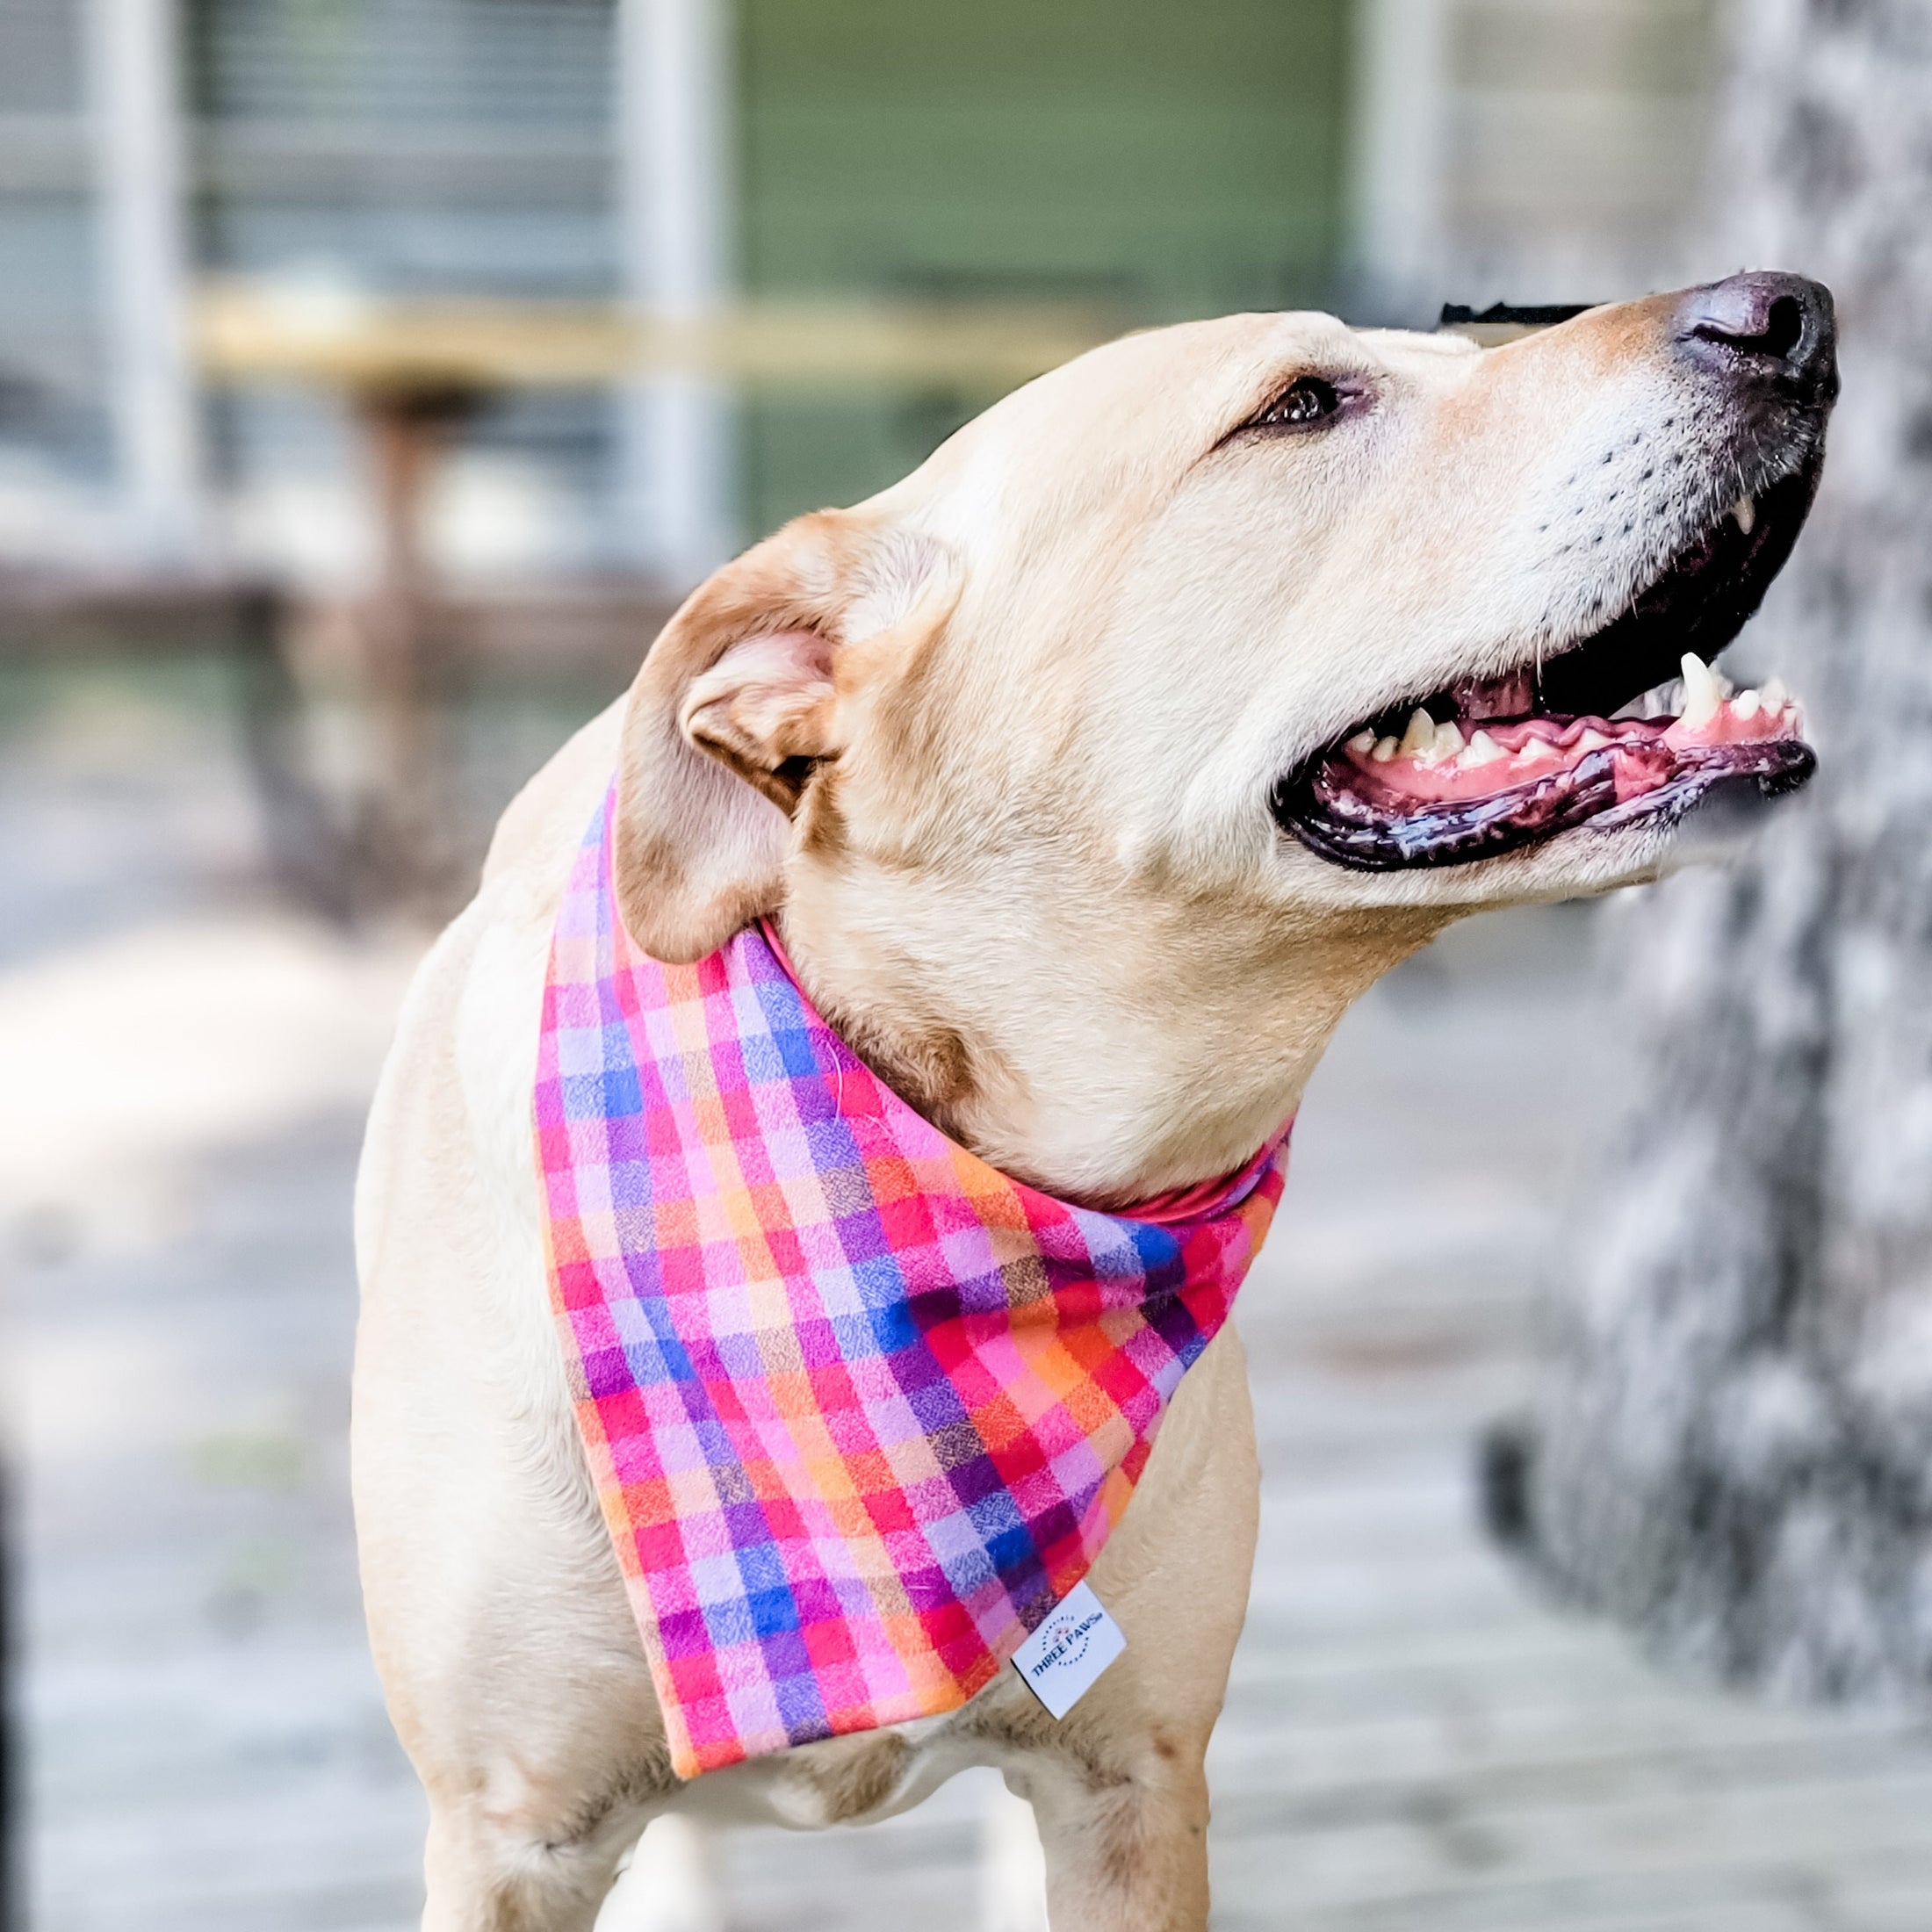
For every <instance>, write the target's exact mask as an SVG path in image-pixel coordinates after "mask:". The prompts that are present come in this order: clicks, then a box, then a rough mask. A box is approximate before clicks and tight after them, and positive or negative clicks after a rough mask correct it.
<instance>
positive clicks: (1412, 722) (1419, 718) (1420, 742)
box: [1395, 708, 1436, 758]
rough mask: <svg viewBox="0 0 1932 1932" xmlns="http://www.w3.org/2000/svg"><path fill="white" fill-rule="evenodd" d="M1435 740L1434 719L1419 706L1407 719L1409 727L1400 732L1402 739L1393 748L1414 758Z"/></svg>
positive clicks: (1404, 755)
mask: <svg viewBox="0 0 1932 1932" xmlns="http://www.w3.org/2000/svg"><path fill="white" fill-rule="evenodd" d="M1435 742H1436V721H1435V719H1434V718H1432V717H1430V715H1429V714H1428V712H1427V711H1424V710H1420V709H1419V708H1418V709H1417V710H1416V712H1415V713H1414V714H1413V715H1412V716H1411V717H1410V718H1409V729H1408V730H1407V731H1406V732H1403V733H1402V743H1401V744H1400V745H1398V746H1396V747H1395V748H1396V749H1397V750H1398V751H1399V752H1400V753H1402V756H1403V757H1404V758H1414V757H1415V756H1416V755H1417V753H1420V752H1425V751H1427V750H1428V749H1429V747H1430V746H1431V745H1433V744H1434V743H1435Z"/></svg>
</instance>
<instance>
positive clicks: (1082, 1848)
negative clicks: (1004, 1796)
mask: <svg viewBox="0 0 1932 1932" xmlns="http://www.w3.org/2000/svg"><path fill="white" fill-rule="evenodd" d="M1025 1783H1026V1784H1027V1795H1028V1797H1030V1798H1031V1799H1032V1800H1033V1809H1034V1819H1035V1820H1037V1821H1038V1824H1039V1827H1040V1842H1041V1846H1042V1849H1043V1850H1044V1851H1045V1853H1046V1860H1047V1914H1048V1920H1049V1924H1050V1925H1051V1927H1052V1932H1205V1928H1206V1927H1207V1924H1208V1780H1207V1777H1206V1775H1205V1773H1204V1771H1203V1769H1202V1764H1201V1755H1200V1753H1198V1752H1189V1751H1181V1750H1174V1752H1173V1755H1171V1756H1155V1757H1152V1758H1150V1761H1149V1762H1148V1763H1147V1764H1145V1765H1144V1766H1136V1767H1135V1768H1134V1769H1132V1770H1114V1771H1111V1772H1110V1771H1106V1770H1101V1769H1100V1768H1099V1767H1097V1766H1095V1765H1093V1764H1091V1763H1078V1762H1077V1761H1073V1760H1067V1759H1049V1760H1048V1761H1046V1762H1045V1763H1034V1764H1031V1765H1029V1766H1028V1767H1027V1776H1026V1778H1025Z"/></svg>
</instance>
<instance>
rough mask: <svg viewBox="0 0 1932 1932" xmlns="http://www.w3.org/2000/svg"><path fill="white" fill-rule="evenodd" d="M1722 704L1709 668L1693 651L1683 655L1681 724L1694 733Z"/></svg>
mask: <svg viewBox="0 0 1932 1932" xmlns="http://www.w3.org/2000/svg"><path fill="white" fill-rule="evenodd" d="M1723 702H1724V700H1723V696H1722V695H1721V694H1720V693H1719V690H1718V681H1717V680H1716V679H1715V678H1714V677H1712V674H1711V667H1710V666H1709V665H1708V664H1706V663H1705V661H1704V660H1703V659H1702V658H1700V657H1699V656H1698V654H1697V652H1695V651H1686V652H1684V654H1683V720H1682V722H1683V723H1684V724H1688V725H1690V726H1691V729H1692V730H1693V731H1694V730H1696V729H1697V728H1698V726H1699V725H1703V724H1709V723H1710V722H1711V720H1712V718H1713V717H1716V716H1717V715H1718V706H1719V704H1721V703H1723Z"/></svg>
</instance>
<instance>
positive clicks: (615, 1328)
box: [536, 798, 1287, 1777]
mask: <svg viewBox="0 0 1932 1932" xmlns="http://www.w3.org/2000/svg"><path fill="white" fill-rule="evenodd" d="M613 816H614V812H613V800H612V799H611V798H607V799H606V801H605V804H604V805H603V807H602V809H601V810H600V811H599V812H598V814H597V817H596V819H595V822H594V823H593V824H592V825H591V828H590V832H589V834H588V837H587V839H586V840H585V841H584V844H583V846H582V847H581V848H580V851H579V853H578V854H577V857H576V860H575V862H574V866H573V870H572V873H571V876H570V883H569V885H568V888H567V890H566V894H565V898H564V901H563V905H562V908H561V911H560V912H559V916H558V921H557V930H556V935H555V938H554V941H553V942H552V947H551V960H550V972H549V977H548V980H547V983H546V984H545V987H544V1017H543V1036H542V1042H541V1047H540V1053H539V1059H538V1064H537V1097H536V1127H537V1155H538V1162H539V1165H540V1168H541V1173H542V1181H543V1187H544V1199H545V1219H546V1222H547V1233H548V1244H549V1252H550V1267H551V1295H552V1301H553V1303H554V1307H555V1310H556V1315H557V1322H558V1329H559V1335H560V1337H561V1339H562V1343H563V1348H564V1353H565V1357H566V1363H567V1365H568V1368H569V1372H570V1376H571V1381H572V1384H573V1393H574V1395H575V1400H576V1415H577V1421H578V1424H579V1427H580V1429H581V1431H582V1432H583V1438H584V1444H585V1446H586V1448H587V1450H588V1453H589V1457H590V1463H591V1467H592V1470H593V1472H594V1474H595V1479H596V1482H597V1487H598V1491H599V1494H600V1496H601V1497H602V1504H603V1510H604V1517H605V1520H606V1522H607V1523H608V1525H609V1530H610V1534H611V1538H612V1539H613V1541H614V1542H615V1544H616V1550H617V1556H618V1560H619V1561H620V1562H621V1564H622V1565H623V1568H624V1576H625V1579H626V1582H627V1583H628V1585H629V1589H630V1592H631V1605H632V1607H633V1609H634V1610H635V1611H636V1613H637V1618H638V1626H639V1627H640V1629H641V1631H642V1633H643V1637H644V1643H645V1651H646V1653H647V1654H648V1656H649V1660H650V1665H651V1670H652V1676H653V1678H654V1679H655V1681H656V1684H657V1691H658V1698H659V1701H660V1704H661V1705H662V1707H663V1711H664V1715H665V1721H666V1723H667V1727H668V1728H669V1734H670V1743H671V1753H672V1763H673V1764H674V1766H675V1768H676V1770H677V1771H678V1773H679V1775H680V1776H681V1777H695V1776H696V1774H697V1773H698V1772H700V1771H704V1770H713V1769H715V1768H717V1766H720V1765H724V1764H731V1763H736V1762H737V1761H738V1760H739V1759H740V1758H746V1757H754V1756H758V1755H761V1754H763V1753H765V1752H768V1751H776V1750H782V1749H783V1748H786V1747H787V1746H789V1745H794V1744H802V1743H805V1742H807V1741H811V1740H812V1739H815V1738H824V1737H830V1736H834V1735H838V1734H844V1733H848V1732H854V1731H866V1730H871V1729H874V1728H876V1727H878V1726H880V1725H885V1724H895V1723H898V1722H901V1721H903V1720H905V1719H910V1718H918V1717H926V1716H931V1715H933V1714H934V1713H935V1712H941V1711H948V1710H951V1709H953V1708H955V1706H956V1705H960V1704H962V1703H964V1702H965V1700H966V1699H967V1698H970V1696H971V1695H972V1694H973V1693H974V1692H975V1691H977V1690H978V1689H979V1688H980V1687H981V1686H982V1685H983V1684H984V1683H986V1682H987V1681H988V1680H989V1679H990V1678H991V1676H993V1674H994V1673H995V1672H996V1671H997V1670H998V1669H999V1667H1000V1664H1001V1663H1002V1662H1003V1661H1004V1660H1005V1659H1006V1658H1007V1657H1008V1656H1009V1655H1011V1654H1012V1653H1013V1650H1014V1649H1015V1648H1016V1647H1018V1646H1019V1644H1020V1643H1021V1642H1022V1641H1023V1640H1025V1638H1026V1635H1027V1632H1028V1631H1029V1630H1031V1629H1033V1628H1034V1626H1037V1625H1038V1624H1039V1623H1040V1622H1041V1621H1042V1619H1043V1618H1045V1617H1046V1615H1047V1614H1048V1612H1049V1611H1050V1610H1051V1609H1052V1608H1053V1606H1054V1604H1056V1602H1057V1601H1058V1600H1059V1599H1060V1598H1061V1597H1063V1596H1064V1595H1065V1593H1066V1592H1067V1591H1068V1590H1071V1588H1072V1587H1073V1586H1074V1584H1075V1583H1077V1582H1079V1580H1080V1578H1081V1577H1082V1576H1083V1575H1085V1573H1086V1570H1087V1568H1088V1566H1089V1565H1090V1564H1091V1563H1092V1561H1093V1559H1094V1557H1095V1556H1096V1555H1097V1554H1099V1549H1100V1546H1101V1545H1102V1544H1103V1543H1104V1542H1105V1541H1106V1540H1107V1533H1108V1532H1109V1531H1110V1530H1111V1529H1112V1527H1113V1526H1114V1524H1115V1523H1116V1522H1118V1521H1119V1520H1120V1517H1121V1511H1122V1510H1124V1509H1125V1508H1126V1506H1127V1503H1128V1498H1129V1496H1132V1494H1133V1490H1134V1484H1135V1480H1136V1479H1137V1478H1138V1476H1139V1474H1140V1473H1141V1470H1142V1468H1143V1467H1144V1466H1145V1463H1146V1461H1147V1457H1148V1452H1149V1450H1150V1446H1151V1445H1152V1441H1153V1436H1154V1431H1155V1429H1156V1427H1157V1424H1158V1423H1159V1421H1160V1417H1161V1411H1162V1409H1163V1408H1164V1405H1165V1403H1166V1402H1167V1399H1168V1397H1169V1396H1170V1395H1172V1394H1173V1392H1174V1389H1175V1388H1176V1386H1177V1385H1178V1384H1179V1381H1180V1378H1181V1374H1182V1372H1183V1371H1184V1370H1185V1369H1186V1367H1187V1366H1188V1365H1189V1364H1190V1363H1191V1362H1193V1360H1194V1359H1195V1358H1196V1357H1197V1356H1198V1355H1199V1354H1200V1352H1201V1350H1202V1349H1203V1348H1204V1347H1205V1346H1206V1345H1207V1344H1208V1341H1209V1339H1210V1338H1211V1337H1213V1336H1214V1334H1215V1330H1217V1329H1219V1328H1220V1326H1221V1324H1222V1322H1223V1321H1224V1320H1225V1319H1226V1317H1227V1314H1228V1309H1229V1304H1230V1303H1231V1302H1232V1301H1233V1300H1234V1294H1235V1290H1236V1287H1239V1286H1240V1283H1241V1279H1242V1277H1243V1275H1244V1274H1245V1273H1246V1272H1247V1269H1248V1265H1249V1263H1250V1262H1251V1260H1252V1259H1253V1258H1254V1256H1255V1253H1256V1251H1257V1250H1258V1248H1259V1247H1260V1244H1261V1240H1262V1236H1264V1235H1265V1233H1266V1231H1267V1228H1268V1222H1269V1221H1270V1219H1271V1218H1272V1215H1273V1213H1274V1205H1275V1202H1276V1200H1278V1199H1279V1198H1280V1193H1281V1184H1282V1173H1283V1167H1284V1164H1285V1162H1286V1158H1287V1136H1286V1129H1284V1130H1283V1134H1282V1135H1281V1137H1280V1138H1279V1139H1278V1140H1277V1141H1276V1142H1274V1143H1272V1144H1271V1145H1270V1146H1269V1147H1267V1148H1266V1149H1265V1150H1263V1151H1262V1153H1261V1154H1260V1155H1259V1156H1258V1157H1257V1158H1256V1159H1255V1161H1254V1162H1253V1163H1252V1164H1251V1165H1250V1166H1249V1167H1248V1168H1247V1169H1246V1170H1244V1171H1243V1172H1242V1173H1241V1174H1240V1175H1239V1176H1237V1177H1236V1178H1235V1179H1231V1180H1229V1181H1228V1182H1226V1183H1224V1184H1222V1185H1219V1186H1215V1187H1212V1188H1209V1189H1206V1190H1203V1189H1195V1190H1191V1191H1190V1193H1189V1194H1188V1195H1186V1196H1185V1197H1175V1198H1174V1199H1173V1200H1170V1201H1169V1202H1167V1203H1166V1204H1165V1205H1164V1206H1156V1207H1155V1208H1150V1209H1148V1210H1145V1211H1143V1212H1142V1213H1140V1214H1137V1215H1113V1214H1101V1213H1098V1212H1095V1211H1094V1210H1092V1209H1090V1208H1078V1207H1074V1206H1071V1204H1069V1203H1067V1202H1065V1201H1061V1200H1055V1199H1054V1198H1053V1197H1052V1196H1050V1195H1048V1194H1043V1193H1039V1192H1038V1191H1037V1190H1036V1189H1034V1188H1031V1187H1027V1186H1024V1185H1022V1184H1021V1183H1020V1182H1018V1181H1013V1180H1009V1179H1007V1178H1006V1176H1005V1175H1003V1174H1001V1173H999V1172H998V1171H996V1170H994V1169H993V1168H991V1167H989V1166H988V1165H987V1164H985V1163H984V1161H982V1160H980V1159H978V1158H977V1157H976V1156H974V1155H972V1154H970V1153H969V1152H968V1151H967V1150H965V1149H964V1148H962V1147H961V1146H959V1145H957V1144H956V1143H954V1142H952V1141H950V1140H948V1138H947V1137H946V1135H943V1134H941V1132H940V1131H939V1130H938V1129H937V1128H934V1127H933V1126H931V1125H930V1124H929V1123H928V1122H927V1121H925V1120H923V1119H922V1118H921V1117H920V1116H919V1114H916V1113H915V1112H913V1110H912V1108H911V1107H908V1106H907V1105H906V1104H905V1102H904V1101H903V1100H901V1099H899V1098H898V1096H897V1095H896V1094H894V1093H893V1092H891V1091H890V1088H888V1087H887V1086H885V1085H883V1083H882V1082H881V1081H879V1080H878V1079H877V1078H875V1077H874V1076H873V1075H872V1074H871V1073H869V1071H867V1070H866V1068H865V1067H864V1065H863V1064H861V1062H860V1061H859V1060H858V1059H857V1058H856V1057H855V1056H854V1055H853V1054H852V1052H851V1051H850V1050H849V1049H847V1046H846V1045H845V1043H844V1042H842V1041H841V1040H840V1038H839V1037H838V1035H837V1034H834V1033H833V1031H832V1030H831V1028H830V1027H827V1026H826V1025H825V1021H824V1020H821V1019H820V1018H819V1017H818V1013H816V1012H814V1010H813V1008H812V1006H811V1001H810V1000H809V999H808V998H806V997H805V994H804V991H803V990H802V989H801V988H800V987H799V985H798V984H797V982H796V981H795V980H794V979H793V978H792V977H791V974H790V971H789V967H788V965H787V962H786V961H785V959H784V956H783V955H782V952H781V951H780V950H779V949H777V948H776V946H775V942H774V936H773V935H771V934H768V933H766V932H763V931H761V930H760V929H758V928H755V927H749V928H747V929H746V930H745V931H743V932H741V933H739V934H738V935H737V937H736V938H735V939H733V940H732V941H730V943H729V944H727V945H726V946H724V948H722V949H721V950H720V951H718V952H717V953H714V954H712V955H711V956H710V958H708V959H704V960H701V961H700V962H698V963H697V964H696V965H695V966H664V965H660V964H659V963H658V962H656V961H654V960H652V959H649V958H647V957H646V956H645V955H644V954H643V953H641V952H640V951H639V950H638V948H637V946H636V945H635V944H634V943H633V942H632V941H631V939H630V937H629V935H628V934H626V933H625V931H624V926H623V922H622V920H621V919H619V917H618V914H617V911H616V896H615V892H614V890H613V887H612V879H611V836H610V833H611V824H612V819H613Z"/></svg>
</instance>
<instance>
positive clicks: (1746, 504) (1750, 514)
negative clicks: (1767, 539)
mask: <svg viewBox="0 0 1932 1932" xmlns="http://www.w3.org/2000/svg"><path fill="white" fill-rule="evenodd" d="M1731 515H1733V516H1734V517H1736V519H1737V527H1738V528H1739V529H1740V530H1742V531H1743V532H1744V534H1745V535H1746V536H1747V537H1748V536H1749V535H1750V534H1751V532H1752V531H1753V530H1755V529H1756V527H1757V505H1756V504H1755V503H1754V502H1753V501H1751V500H1750V498H1749V497H1748V496H1741V497H1739V498H1738V500H1737V501H1736V502H1735V503H1734V504H1733V505H1732V506H1731Z"/></svg>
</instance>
